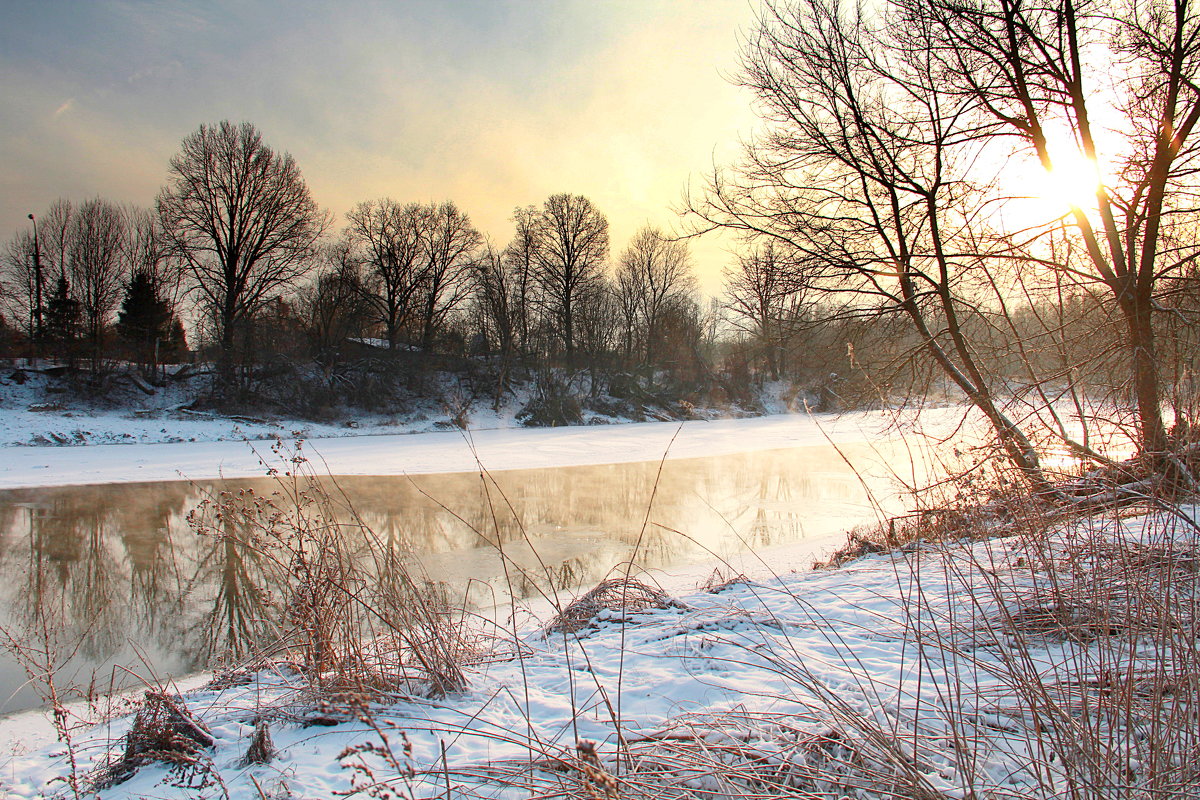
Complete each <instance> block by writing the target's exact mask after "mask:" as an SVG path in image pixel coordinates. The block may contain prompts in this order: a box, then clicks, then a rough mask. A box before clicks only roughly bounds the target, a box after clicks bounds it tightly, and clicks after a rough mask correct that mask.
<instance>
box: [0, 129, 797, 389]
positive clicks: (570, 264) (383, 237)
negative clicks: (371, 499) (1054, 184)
mask: <svg viewBox="0 0 1200 800" xmlns="http://www.w3.org/2000/svg"><path fill="white" fill-rule="evenodd" d="M30 219H31V224H30V225H29V227H28V228H27V229H24V230H21V231H20V232H18V233H17V234H16V235H15V236H14V237H13V238H12V239H11V240H10V241H9V242H8V244H7V246H6V248H5V250H4V254H3V277H2V283H0V286H2V287H3V301H4V305H3V308H4V310H5V312H6V320H7V321H6V322H5V326H4V329H5V331H6V335H5V340H6V341H5V348H6V350H7V353H6V354H7V355H9V356H10V357H16V356H18V355H20V356H25V357H31V358H43V359H55V360H59V361H67V362H69V363H71V364H72V365H76V364H78V365H79V366H81V367H87V368H88V370H89V371H90V372H91V373H92V374H99V373H102V372H104V371H105V370H106V369H108V368H110V367H111V366H112V365H113V364H114V363H115V362H117V361H119V360H121V359H125V360H131V361H135V362H136V363H138V364H141V365H142V366H143V368H144V370H145V373H146V375H147V376H148V377H150V376H153V375H154V374H155V373H156V371H157V370H158V367H159V365H160V364H161V363H162V362H164V361H172V360H177V359H178V358H179V357H180V356H182V355H183V354H184V353H185V352H186V351H187V347H188V345H189V339H188V337H187V336H185V333H184V326H183V320H182V319H181V317H186V318H187V319H186V321H187V322H188V323H189V325H190V333H191V337H190V339H191V341H190V344H192V345H195V346H197V347H198V348H199V349H200V350H201V351H202V358H203V359H204V360H206V361H209V362H211V363H212V364H213V369H214V374H215V378H216V381H215V384H214V385H215V391H216V393H217V394H218V395H220V396H221V397H222V398H224V399H226V400H229V401H231V402H243V401H246V400H247V399H248V398H249V397H250V396H251V395H253V394H254V393H255V392H258V391H259V390H260V389H261V387H260V386H257V385H256V384H258V383H260V382H261V379H262V378H263V376H264V374H268V373H270V372H271V370H270V367H271V365H272V364H274V365H276V366H278V364H279V363H280V362H281V361H290V363H291V364H292V365H293V366H295V365H296V364H299V363H301V362H303V363H304V364H305V365H306V366H311V369H310V370H309V372H310V373H313V374H317V375H320V376H322V379H323V381H324V383H325V384H326V387H325V388H326V390H327V392H326V393H328V392H333V393H336V392H338V391H342V392H345V393H349V392H350V391H351V390H350V389H349V387H351V386H363V385H365V384H366V383H369V380H368V376H364V375H363V374H361V371H362V369H363V367H362V364H363V363H364V361H366V362H370V363H371V364H372V366H371V368H370V369H373V370H375V371H376V372H378V370H379V368H380V367H379V365H380V364H390V365H392V372H397V371H404V370H405V369H407V371H408V372H409V373H411V372H413V371H414V370H416V368H417V367H418V366H419V365H420V364H425V365H430V364H439V363H440V364H442V365H443V366H444V365H446V364H448V363H450V362H449V361H448V359H452V358H454V357H458V358H463V357H467V356H473V357H477V359H480V358H484V357H486V360H487V363H488V364H490V365H491V371H492V372H494V373H496V374H495V375H494V376H491V377H492V378H494V381H495V394H496V396H497V398H499V397H500V396H501V395H502V394H503V392H504V390H505V387H506V386H507V385H509V384H511V382H513V381H518V380H527V379H528V378H529V377H530V376H531V375H535V376H539V377H540V379H541V384H542V388H544V389H545V390H546V391H548V392H550V393H551V394H553V393H554V392H556V391H557V392H562V391H567V387H564V386H559V385H556V384H557V383H561V382H563V381H567V380H570V379H572V376H574V378H575V379H577V380H578V382H579V383H580V384H581V385H584V386H586V391H587V392H589V393H591V394H593V395H598V394H600V393H602V392H604V391H607V390H609V389H610V388H612V385H613V384H620V385H622V386H624V387H625V389H627V390H628V391H631V392H635V393H636V392H639V391H646V392H654V391H660V390H664V387H672V388H671V391H674V392H675V393H676V394H678V393H679V391H681V389H680V387H681V386H684V385H685V384H686V385H687V386H689V387H693V388H694V387H695V386H697V385H701V384H706V383H711V382H712V373H713V370H714V363H715V356H714V341H715V330H716V327H717V326H716V325H715V324H714V319H713V314H714V311H713V309H712V308H711V307H702V305H701V303H700V299H699V296H698V292H697V284H696V279H695V276H694V272H693V263H692V259H691V256H690V253H689V251H688V246H687V242H686V241H684V240H681V239H678V238H673V237H671V236H669V235H667V234H666V233H664V232H663V231H661V230H659V229H656V228H653V227H645V228H643V229H642V230H640V231H638V232H637V233H636V234H635V235H634V236H633V238H632V239H631V240H630V241H629V242H628V244H627V245H626V247H625V248H624V249H623V250H621V251H620V252H619V253H617V254H616V256H615V258H614V257H613V256H612V253H611V252H610V249H611V243H610V236H609V224H608V220H607V218H606V216H605V215H604V213H603V212H602V211H601V210H600V209H598V208H597V207H596V206H595V205H594V204H593V203H592V201H591V200H589V199H588V198H587V197H584V196H581V195H575V194H570V193H561V194H555V195H552V196H550V197H548V198H546V200H545V201H544V202H543V203H542V204H541V205H530V206H524V207H518V208H516V209H515V210H514V212H513V215H512V223H513V229H514V233H513V237H512V239H511V240H510V241H509V242H507V243H505V244H504V245H503V246H501V245H497V244H495V243H493V242H491V241H490V240H488V239H487V238H486V237H485V236H483V235H482V234H481V233H480V232H479V231H478V229H477V228H476V227H475V226H474V224H473V223H472V221H471V218H470V216H469V215H468V214H467V213H466V212H465V211H464V210H462V209H460V208H459V207H458V206H457V205H456V204H455V203H454V202H452V201H446V202H441V203H420V202H401V201H396V200H393V199H391V198H386V197H385V198H378V199H373V200H365V201H363V202H360V203H358V204H357V205H356V206H355V207H354V208H353V209H351V210H350V211H349V212H348V213H347V214H346V215H345V219H344V224H343V225H341V226H340V227H336V226H335V223H334V220H333V219H332V217H331V215H330V214H329V213H328V212H326V211H324V210H322V209H321V208H320V207H319V206H318V204H317V203H316V202H315V201H314V200H313V198H312V196H311V193H310V191H309V189H308V186H307V184H306V183H305V181H304V178H303V176H302V174H301V172H300V170H299V167H298V166H297V164H296V162H295V161H294V159H293V158H292V157H291V156H290V155H288V154H287V153H281V152H278V151H276V150H274V149H272V148H271V147H269V146H268V145H267V144H266V143H265V142H264V141H263V139H262V135H261V133H260V132H259V131H258V130H257V129H256V128H255V127H254V126H253V125H252V124H250V123H241V124H234V123H231V122H228V121H225V122H221V123H218V124H216V125H212V126H208V125H204V126H201V127H200V128H199V129H198V130H197V131H195V132H194V133H192V134H191V135H189V136H188V137H186V138H185V139H184V140H183V142H182V144H181V147H180V151H179V152H178V153H177V154H176V155H175V156H174V157H173V158H172V159H171V161H170V163H169V168H168V176H167V183H166V185H165V186H164V187H163V189H162V190H161V191H160V192H159V194H158V197H157V198H156V200H155V204H154V207H153V208H152V209H140V208H133V207H122V206H120V205H118V204H116V203H113V202H111V201H108V200H105V199H102V198H95V199H91V200H87V201H84V202H82V203H72V202H70V201H68V200H59V201H56V202H55V203H53V204H52V205H51V207H50V208H49V209H47V210H45V211H44V212H41V213H39V214H37V215H33V214H31V215H30ZM185 304H186V306H185ZM184 308H186V309H187V312H186V313H182V309H184ZM439 359H440V361H439ZM356 370H358V371H359V373H360V374H355V371H356ZM368 371H370V370H368ZM777 373H778V370H774V371H773V374H774V375H775V376H776V377H777ZM578 388H579V387H578V386H576V387H575V388H574V389H572V391H577V390H578Z"/></svg>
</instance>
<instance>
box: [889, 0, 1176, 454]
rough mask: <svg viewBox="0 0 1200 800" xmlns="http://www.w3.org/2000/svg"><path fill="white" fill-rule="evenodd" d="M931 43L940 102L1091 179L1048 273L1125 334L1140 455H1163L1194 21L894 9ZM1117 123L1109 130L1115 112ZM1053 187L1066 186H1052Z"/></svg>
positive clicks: (1104, 5)
mask: <svg viewBox="0 0 1200 800" xmlns="http://www.w3.org/2000/svg"><path fill="white" fill-rule="evenodd" d="M896 7H897V12H898V13H897V17H898V18H899V19H901V20H903V21H904V24H906V25H907V26H909V27H914V28H915V27H920V28H923V29H925V30H928V31H930V33H931V37H932V41H931V42H930V45H931V46H930V48H929V56H928V57H929V58H930V59H931V60H932V61H933V62H934V63H935V64H936V66H937V68H938V69H939V72H940V73H941V75H942V77H943V81H944V84H943V91H944V92H945V93H946V94H948V95H949V94H956V95H958V96H961V97H964V98H969V99H970V100H971V101H973V102H975V103H977V105H978V107H979V108H980V109H982V110H983V111H984V112H985V113H986V114H987V115H988V116H989V117H990V118H991V119H992V120H994V121H995V122H996V123H997V125H998V126H999V131H998V133H1001V134H1004V135H1007V136H1011V137H1013V138H1015V139H1016V140H1017V141H1019V142H1021V143H1022V144H1023V145H1024V147H1025V148H1026V149H1027V150H1028V151H1029V152H1031V153H1032V154H1033V155H1034V156H1036V159H1037V161H1038V162H1039V163H1040V164H1041V165H1042V166H1043V167H1044V168H1045V169H1047V170H1049V171H1050V172H1051V174H1052V175H1054V174H1055V170H1056V168H1057V166H1058V162H1059V161H1060V160H1061V157H1062V152H1061V150H1060V151H1059V152H1056V151H1055V148H1054V145H1055V142H1054V141H1053V139H1054V137H1055V136H1056V135H1060V136H1062V137H1064V138H1066V139H1067V140H1068V141H1069V143H1070V147H1069V148H1068V149H1074V150H1077V151H1078V152H1079V153H1081V154H1082V155H1083V156H1084V157H1086V158H1087V159H1088V160H1089V161H1090V162H1091V163H1093V164H1095V165H1096V167H1095V169H1096V176H1095V177H1096V180H1095V186H1094V187H1093V188H1094V199H1093V201H1092V202H1087V203H1085V202H1078V201H1077V202H1072V203H1071V207H1070V209H1069V211H1068V212H1067V213H1066V219H1067V221H1068V222H1069V225H1070V230H1069V232H1068V235H1069V236H1071V237H1072V238H1074V239H1075V241H1076V242H1077V243H1078V245H1079V248H1078V249H1079V250H1080V251H1081V252H1082V258H1081V259H1079V261H1078V262H1077V263H1070V262H1060V263H1056V264H1054V265H1053V266H1055V267H1056V268H1057V269H1059V270H1060V271H1061V272H1062V273H1063V274H1064V275H1065V276H1066V277H1067V278H1068V279H1070V280H1072V281H1074V282H1076V283H1077V284H1080V285H1083V286H1090V285H1096V284H1099V285H1102V286H1103V287H1105V289H1106V291H1107V294H1108V295H1109V298H1110V303H1111V305H1112V306H1113V307H1114V308H1115V309H1116V310H1117V312H1118V313H1119V314H1120V316H1121V318H1122V319H1123V320H1124V322H1125V328H1126V334H1125V347H1126V350H1127V353H1128V358H1129V362H1130V363H1131V367H1132V386H1133V395H1134V397H1135V398H1136V404H1137V413H1138V428H1139V438H1140V442H1139V444H1140V446H1141V449H1142V451H1143V452H1145V453H1147V454H1151V455H1154V454H1160V453H1162V452H1163V451H1164V450H1165V449H1166V448H1167V444H1168V443H1167V437H1166V426H1165V424H1164V421H1163V417H1162V404H1163V386H1162V379H1161V376H1160V363H1159V358H1158V343H1157V334H1156V316H1158V315H1159V314H1160V312H1159V310H1158V309H1159V297H1158V296H1159V294H1160V292H1161V289H1160V287H1161V286H1162V284H1164V283H1165V281H1164V280H1163V279H1164V278H1169V277H1171V276H1174V275H1180V274H1181V271H1182V270H1184V269H1185V268H1186V267H1188V266H1189V265H1190V264H1192V263H1194V261H1195V259H1196V258H1197V256H1198V255H1200V245H1197V242H1196V239H1195V236H1194V230H1195V224H1196V212H1197V210H1198V203H1197V200H1198V199H1200V195H1198V194H1197V182H1196V175H1197V169H1198V168H1200V148H1198V147H1197V141H1196V139H1197V137H1196V125H1197V122H1200V80H1198V79H1200V10H1198V9H1197V8H1196V7H1195V4H1193V3H1190V2H1185V1H1184V0H1142V1H1141V2H1124V0H1095V1H1094V2H1082V1H1081V0H1058V1H1057V2H1051V3H1020V2H1015V1H1014V0H980V2H973V3H961V2H951V0H896ZM1110 109H1111V110H1112V112H1115V116H1117V117H1118V118H1119V120H1120V121H1119V122H1118V123H1117V124H1116V125H1109V126H1108V127H1109V128H1110V129H1107V130H1106V129H1105V126H1104V125H1103V123H1102V121H1101V120H1103V118H1104V114H1105V113H1106V112H1108V111H1109V110H1110ZM1060 179H1061V178H1060Z"/></svg>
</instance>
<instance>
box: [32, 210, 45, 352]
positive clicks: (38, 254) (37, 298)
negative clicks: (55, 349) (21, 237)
mask: <svg viewBox="0 0 1200 800" xmlns="http://www.w3.org/2000/svg"><path fill="white" fill-rule="evenodd" d="M29 219H30V221H31V222H33V284H34V286H33V353H34V359H35V360H36V359H37V358H38V357H39V356H40V355H41V349H42V246H41V244H40V242H39V241H38V232H37V220H36V219H34V218H33V214H30V215H29Z"/></svg>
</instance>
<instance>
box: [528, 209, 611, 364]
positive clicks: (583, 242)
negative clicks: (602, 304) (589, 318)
mask: <svg viewBox="0 0 1200 800" xmlns="http://www.w3.org/2000/svg"><path fill="white" fill-rule="evenodd" d="M537 222H538V224H537V227H538V236H537V242H538V246H537V249H536V257H535V263H536V273H535V276H536V280H537V284H538V293H539V298H540V301H541V302H542V304H543V306H544V309H545V313H546V314H547V315H548V317H549V318H550V319H551V320H552V322H553V326H554V330H555V333H556V334H557V337H558V339H559V341H560V342H561V344H562V351H563V352H564V353H565V354H566V356H567V359H568V360H571V359H573V358H574V355H575V350H576V345H577V341H576V325H577V317H578V316H579V310H580V306H581V304H582V303H585V302H587V300H588V299H590V298H595V297H596V296H597V287H598V286H600V284H601V282H602V278H603V275H604V263H605V261H606V260H607V259H608V219H607V218H606V217H605V216H604V215H603V214H601V213H600V211H599V210H598V209H597V208H596V207H595V206H594V205H593V204H592V201H591V200H588V199H587V198H586V197H584V196H582V195H572V194H556V195H552V196H550V197H549V198H548V199H547V200H546V202H545V203H544V204H543V205H542V209H541V213H540V214H539V216H538V221H537Z"/></svg>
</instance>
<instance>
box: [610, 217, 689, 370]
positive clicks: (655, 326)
mask: <svg viewBox="0 0 1200 800" xmlns="http://www.w3.org/2000/svg"><path fill="white" fill-rule="evenodd" d="M616 288H617V293H618V297H620V298H623V299H622V300H620V301H619V302H620V305H621V307H622V309H623V312H622V313H623V316H626V317H628V318H630V319H628V320H627V324H630V323H631V324H632V326H633V328H634V329H635V330H636V334H635V333H633V332H630V333H627V334H626V339H627V340H628V341H631V342H632V341H640V343H641V348H640V349H641V353H640V357H641V362H642V363H643V364H646V365H650V366H653V365H654V364H655V359H656V357H657V356H658V352H659V350H660V346H661V344H662V341H661V340H662V338H663V331H662V327H663V321H664V319H665V318H666V317H667V316H668V315H669V314H670V313H671V311H672V310H674V309H677V308H680V307H683V306H685V305H687V304H689V303H694V301H693V295H694V294H695V292H696V278H695V276H694V275H693V274H692V264H691V257H690V255H689V254H688V249H687V244H686V243H685V242H683V241H680V240H672V239H669V238H667V237H666V236H665V235H664V234H663V232H662V231H661V230H658V229H657V228H652V227H645V228H642V229H641V230H640V231H638V232H637V233H636V234H634V237H633V240H632V241H631V242H630V243H629V246H628V247H626V248H625V250H624V251H623V252H622V253H621V257H620V259H619V260H618V262H617V275H616Z"/></svg>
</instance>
